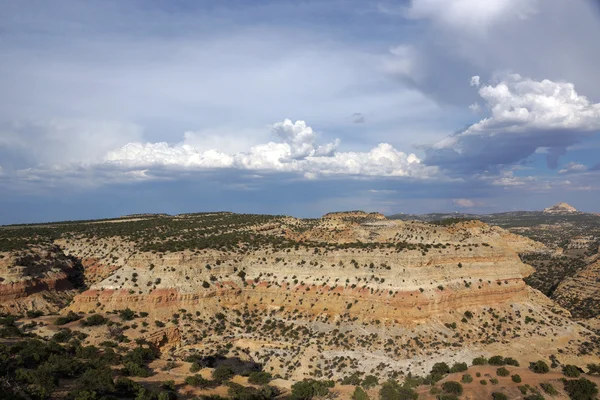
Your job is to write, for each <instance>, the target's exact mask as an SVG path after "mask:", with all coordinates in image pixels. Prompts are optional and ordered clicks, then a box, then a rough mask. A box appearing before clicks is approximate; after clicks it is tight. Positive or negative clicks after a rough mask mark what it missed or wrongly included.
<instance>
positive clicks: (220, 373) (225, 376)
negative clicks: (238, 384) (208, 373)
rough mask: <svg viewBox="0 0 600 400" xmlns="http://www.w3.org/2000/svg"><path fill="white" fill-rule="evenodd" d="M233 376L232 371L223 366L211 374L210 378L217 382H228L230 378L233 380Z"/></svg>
mask: <svg viewBox="0 0 600 400" xmlns="http://www.w3.org/2000/svg"><path fill="white" fill-rule="evenodd" d="M234 375H235V374H234V372H233V370H232V369H231V368H230V367H227V366H225V365H219V366H218V367H217V368H215V369H214V370H213V372H212V377H213V379H214V380H216V381H217V382H225V381H228V380H230V379H231V378H233V376H234Z"/></svg>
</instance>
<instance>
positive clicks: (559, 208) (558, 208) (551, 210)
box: [544, 203, 577, 214]
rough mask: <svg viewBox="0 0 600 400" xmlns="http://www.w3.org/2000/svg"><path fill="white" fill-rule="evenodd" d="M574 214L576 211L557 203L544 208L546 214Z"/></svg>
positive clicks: (571, 207)
mask: <svg viewBox="0 0 600 400" xmlns="http://www.w3.org/2000/svg"><path fill="white" fill-rule="evenodd" d="M576 212H577V209H576V208H575V207H573V206H571V205H569V204H567V203H557V204H555V205H553V206H552V207H548V208H544V213H546V214H572V213H576Z"/></svg>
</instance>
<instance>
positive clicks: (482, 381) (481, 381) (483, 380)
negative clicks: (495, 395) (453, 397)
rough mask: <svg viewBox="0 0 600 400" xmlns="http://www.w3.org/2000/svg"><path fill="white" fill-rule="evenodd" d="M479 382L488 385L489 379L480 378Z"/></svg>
mask: <svg viewBox="0 0 600 400" xmlns="http://www.w3.org/2000/svg"><path fill="white" fill-rule="evenodd" d="M479 383H481V384H482V385H484V386H485V385H487V381H486V380H485V379H482V380H480V381H479Z"/></svg>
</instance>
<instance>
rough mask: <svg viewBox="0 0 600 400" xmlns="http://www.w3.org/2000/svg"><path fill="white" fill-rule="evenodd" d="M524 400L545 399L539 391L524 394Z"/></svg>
mask: <svg viewBox="0 0 600 400" xmlns="http://www.w3.org/2000/svg"><path fill="white" fill-rule="evenodd" d="M524 400H546V399H545V397H544V396H542V395H541V394H539V393H532V394H530V395H529V396H525V397H524Z"/></svg>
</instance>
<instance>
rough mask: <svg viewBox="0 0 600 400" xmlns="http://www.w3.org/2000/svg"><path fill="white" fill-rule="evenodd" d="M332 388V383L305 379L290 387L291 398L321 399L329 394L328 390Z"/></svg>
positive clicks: (300, 399) (302, 399)
mask: <svg viewBox="0 0 600 400" xmlns="http://www.w3.org/2000/svg"><path fill="white" fill-rule="evenodd" d="M333 386H334V382H333V381H317V380H314V379H307V380H304V381H300V382H296V383H294V384H293V385H292V396H291V399H294V400H308V399H312V398H313V397H319V396H320V397H323V396H326V395H327V394H328V393H329V388H332V387H333Z"/></svg>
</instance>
